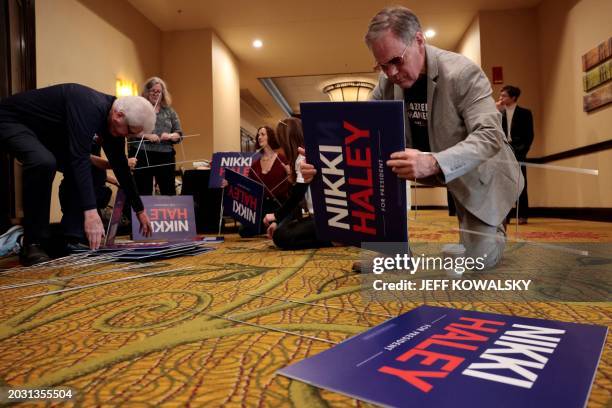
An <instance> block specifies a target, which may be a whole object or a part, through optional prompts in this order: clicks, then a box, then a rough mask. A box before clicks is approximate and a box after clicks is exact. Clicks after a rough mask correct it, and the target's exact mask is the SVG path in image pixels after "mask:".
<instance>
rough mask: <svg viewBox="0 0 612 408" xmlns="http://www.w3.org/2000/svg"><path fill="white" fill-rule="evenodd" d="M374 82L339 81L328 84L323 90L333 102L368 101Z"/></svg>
mask: <svg viewBox="0 0 612 408" xmlns="http://www.w3.org/2000/svg"><path fill="white" fill-rule="evenodd" d="M372 89H374V84H371V83H369V82H362V81H348V82H337V83H335V84H331V85H327V86H326V87H325V88H323V92H325V93H326V94H327V96H329V99H330V100H331V101H332V102H342V101H344V102H354V101H367V100H368V96H370V92H372Z"/></svg>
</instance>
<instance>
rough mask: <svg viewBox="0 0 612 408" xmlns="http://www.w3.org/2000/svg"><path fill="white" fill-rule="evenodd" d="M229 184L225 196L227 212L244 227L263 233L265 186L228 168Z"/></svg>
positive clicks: (225, 211)
mask: <svg viewBox="0 0 612 408" xmlns="http://www.w3.org/2000/svg"><path fill="white" fill-rule="evenodd" d="M225 179H226V180H227V183H228V186H227V187H226V188H225V192H224V196H223V207H224V213H225V214H231V216H232V217H234V219H235V220H236V221H238V222H239V223H240V224H241V225H242V226H243V227H244V228H246V229H247V230H249V231H252V232H254V233H255V234H260V233H261V223H262V220H263V199H264V186H263V184H261V183H258V182H257V181H255V180H251V179H250V178H248V177H245V176H243V175H242V174H240V173H236V172H235V171H233V170H231V169H226V171H225Z"/></svg>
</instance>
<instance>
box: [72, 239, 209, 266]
mask: <svg viewBox="0 0 612 408" xmlns="http://www.w3.org/2000/svg"><path fill="white" fill-rule="evenodd" d="M214 250H215V248H213V247H208V246H203V244H202V242H201V241H200V242H198V241H192V242H178V243H167V242H166V243H154V244H153V243H148V242H140V243H129V244H118V245H115V246H113V247H104V248H100V249H98V250H97V251H92V252H90V251H88V250H82V251H75V252H82V253H85V254H86V256H91V257H96V256H105V257H107V258H108V260H109V262H114V261H130V262H149V261H155V260H159V259H169V258H176V257H179V256H194V255H199V254H203V253H206V252H210V251H214Z"/></svg>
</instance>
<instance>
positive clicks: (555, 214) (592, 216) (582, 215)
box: [529, 207, 612, 222]
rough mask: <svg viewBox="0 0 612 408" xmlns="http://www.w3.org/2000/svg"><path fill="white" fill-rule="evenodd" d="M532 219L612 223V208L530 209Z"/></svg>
mask: <svg viewBox="0 0 612 408" xmlns="http://www.w3.org/2000/svg"><path fill="white" fill-rule="evenodd" d="M529 216H530V217H541V218H569V219H573V220H583V221H604V222H612V208H605V207H583V208H579V207H530V208H529Z"/></svg>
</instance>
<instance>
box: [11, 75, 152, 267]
mask: <svg viewBox="0 0 612 408" xmlns="http://www.w3.org/2000/svg"><path fill="white" fill-rule="evenodd" d="M154 124H155V113H154V111H153V107H152V106H151V104H150V103H149V102H148V101H147V100H146V99H144V98H141V97H139V96H138V97H137V96H129V97H123V98H119V99H117V98H115V97H114V96H112V95H106V94H103V93H100V92H97V91H95V90H93V89H91V88H88V87H86V86H83V85H79V84H61V85H54V86H50V87H47V88H41V89H36V90H32V91H27V92H23V93H20V94H16V95H13V96H10V97H8V98H6V99H3V100H2V101H0V150H3V151H7V152H9V153H11V154H13V155H14V156H15V157H16V158H17V159H18V160H19V161H20V162H21V163H22V165H23V210H24V241H25V242H24V247H23V251H22V254H21V262H22V264H24V265H33V264H37V263H40V262H44V261H47V260H48V259H49V258H48V256H47V254H46V253H45V251H44V250H43V249H42V248H41V244H43V243H45V241H46V240H48V239H49V211H50V203H51V187H52V183H53V179H54V177H55V172H56V170H57V171H60V172H63V173H64V177H65V178H68V179H70V180H72V185H74V188H75V189H76V191H77V195H78V199H79V204H80V208H81V210H82V211H83V217H84V227H85V235H86V237H87V240H88V241H89V245H90V248H91V249H97V248H98V247H99V246H100V242H101V240H102V237H103V236H104V228H103V226H102V221H101V220H100V216H99V215H98V212H97V210H96V196H95V193H94V187H93V182H92V176H91V161H90V151H91V145H92V141H93V140H94V137H96V136H97V138H96V139H97V140H99V142H100V143H101V144H102V146H103V148H104V151H105V153H106V156H107V157H108V160H109V162H110V164H111V166H112V168H113V170H114V172H115V175H116V176H117V178H118V179H119V182H120V184H121V186H122V187H123V188H124V190H125V191H126V194H127V196H128V198H129V199H130V202H131V204H132V206H133V208H134V210H135V211H136V213H137V214H138V220H139V222H140V225H141V230H142V231H143V233H144V234H145V235H149V234H150V231H151V225H150V222H149V219H148V218H147V215H146V213H145V212H144V207H143V205H142V201H141V200H140V197H139V195H138V192H137V190H136V186H135V184H134V180H133V179H132V176H131V174H130V170H129V167H128V162H127V158H126V157H125V137H127V136H128V135H129V134H139V133H141V132H143V131H144V132H150V131H151V130H152V129H153V126H154Z"/></svg>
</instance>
